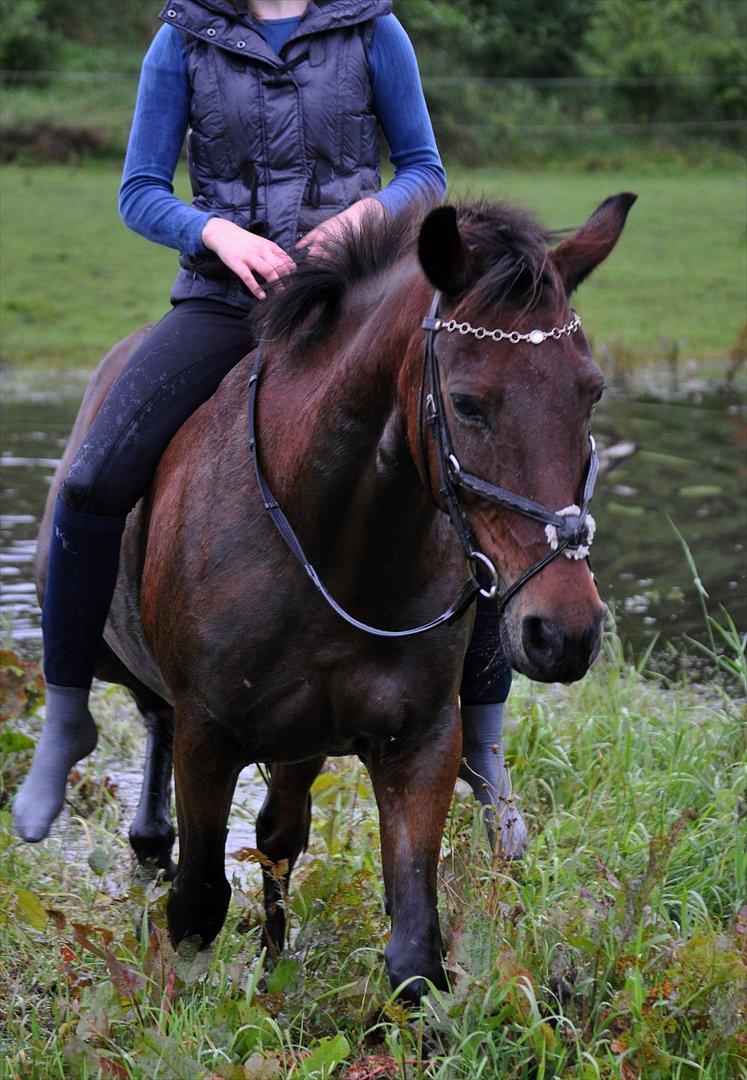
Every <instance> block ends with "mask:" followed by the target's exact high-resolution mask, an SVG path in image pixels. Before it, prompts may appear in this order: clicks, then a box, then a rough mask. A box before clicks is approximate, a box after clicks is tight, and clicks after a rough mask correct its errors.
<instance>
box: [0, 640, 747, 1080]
mask: <svg viewBox="0 0 747 1080" xmlns="http://www.w3.org/2000/svg"><path fill="white" fill-rule="evenodd" d="M736 644H737V642H736V640H735V646H736ZM742 648H743V646H742ZM743 702H744V699H743V698H742V703H741V704H740V702H739V701H737V700H736V699H732V698H730V697H729V696H728V695H727V694H726V692H725V691H723V690H718V689H716V688H712V689H711V691H710V692H709V694H708V695H704V694H702V693H701V694H695V693H694V692H693V691H692V690H690V689H688V688H687V687H686V686H678V687H676V688H669V689H667V688H666V687H664V686H662V685H661V684H660V683H658V682H657V681H655V680H650V679H644V678H643V677H642V676H641V675H640V674H639V673H638V672H636V671H635V670H634V669H633V668H631V667H630V666H629V665H627V664H626V663H625V662H624V661H623V659H622V657H621V655H620V651H619V647H618V645H617V643H616V640H615V639H614V638H612V637H610V638H608V639H607V642H606V650H605V654H604V658H603V660H602V662H601V663H599V664H598V665H597V666H596V667H595V668H594V669H593V671H592V673H591V674H590V675H589V676H588V677H587V678H586V679H585V680H584V681H583V682H582V683H580V684H577V685H576V686H574V687H571V688H558V687H553V688H541V687H538V686H536V685H533V684H530V683H529V682H527V681H525V680H523V679H519V680H518V682H517V685H516V688H515V691H514V693H513V695H512V711H513V715H514V717H515V721H514V723H513V725H512V728H513V730H512V731H511V734H510V736H509V753H510V756H511V758H512V760H513V769H514V774H513V775H514V783H515V787H516V790H517V792H518V793H519V796H520V798H521V805H522V809H523V811H524V814H525V816H526V817H527V819H528V822H529V824H530V830H531V842H530V846H529V850H528V853H527V855H526V857H525V860H524V862H523V863H522V864H521V865H520V866H518V867H516V868H511V869H506V868H505V867H503V866H497V865H494V866H491V864H490V859H489V855H488V852H487V851H486V848H485V845H484V841H483V836H482V830H481V827H480V822H479V820H478V819H477V817H476V814H475V811H474V808H473V805H472V804H471V802H470V801H468V800H467V799H465V798H464V797H463V796H462V797H457V798H456V799H455V801H454V803H453V806H452V810H451V813H450V817H449V820H448V823H447V829H446V834H445V838H444V845H443V859H442V864H441V871H440V878H441V881H440V896H441V901H442V918H443V923H444V925H445V929H446V933H447V940H448V943H449V957H448V966H449V969H450V971H451V977H452V987H451V992H450V993H448V994H439V993H436V992H433V993H431V995H430V996H429V998H428V999H427V1000H426V1001H425V1002H424V1004H423V1006H422V1008H421V1009H420V1010H419V1011H418V1012H414V1013H409V1014H408V1013H407V1012H406V1011H405V1010H404V1009H403V1008H402V1006H401V1005H400V1004H399V1003H398V1002H397V1001H395V1000H394V999H393V998H392V996H391V995H390V993H389V988H388V986H387V984H386V980H385V975H384V970H383V962H382V950H383V947H384V944H385V941H386V926H385V916H384V913H383V908H382V890H381V883H380V867H379V845H378V836H377V822H376V814H375V808H374V804H373V801H372V797H371V791H370V786H369V783H368V781H367V779H366V777H365V774H364V773H363V772H362V770H361V769H360V768H359V767H357V766H356V765H354V764H353V763H352V762H351V761H350V760H345V761H336V762H334V763H333V764H332V767H331V770H330V771H329V772H327V773H325V774H323V775H322V776H321V777H320V778H319V780H318V781H317V784H316V785H315V800H314V804H315V805H314V823H313V827H312V836H311V846H310V849H309V852H308V854H307V855H306V856H304V857H303V860H302V864H301V866H300V867H299V868H298V870H297V872H296V874H295V877H294V884H293V887H292V893H291V897H290V912H291V914H290V922H291V927H292V946H291V948H290V949H289V951H288V953H287V954H286V958H285V959H284V960H283V961H282V962H281V964H280V965H279V966H278V968H277V969H276V970H275V971H274V972H272V973H271V974H269V975H268V976H267V977H266V978H262V976H261V974H260V970H259V967H258V961H257V943H258V926H259V921H260V892H259V887H258V883H257V880H256V877H255V876H253V875H252V874H251V873H249V874H247V875H242V876H241V879H240V880H238V879H237V880H236V881H235V882H234V885H235V889H234V900H233V902H232V906H231V909H230V912H229V917H228V921H227V924H226V927H225V929H224V931H223V932H222V934H221V935H220V937H219V938H218V941H217V943H216V945H215V947H214V948H213V949H211V950H208V951H205V952H202V953H195V952H194V950H193V949H190V948H189V947H188V944H187V947H184V946H183V947H182V948H180V951H179V954H178V955H175V954H174V953H173V952H172V951H171V949H170V947H169V945H168V943H167V941H166V937H165V933H164V929H163V928H164V914H163V905H164V899H165V888H164V887H163V886H162V885H161V884H160V883H159V882H158V881H155V880H153V879H149V878H147V877H146V876H144V875H143V874H142V873H139V874H136V875H134V876H133V873H132V868H131V864H130V860H129V854H128V848H127V843H126V839H125V837H124V835H123V833H124V832H125V831H126V826H127V824H128V822H127V821H120V820H119V810H118V803H117V798H116V794H114V795H112V794H111V784H107V783H106V779H105V773H106V768H107V766H106V764H105V762H106V760H107V755H108V756H109V757H110V758H111V757H114V758H115V759H117V760H119V761H120V762H124V763H127V762H132V761H133V760H135V759H136V758H139V757H140V755H141V752H142V750H141V746H140V741H139V737H138V736H137V734H136V729H135V727H134V725H132V724H131V722H130V721H131V719H132V707H131V706H130V705H129V704H126V702H125V699H124V696H123V695H122V694H121V693H120V692H119V691H113V690H107V691H104V692H102V693H100V694H99V696H98V697H97V700H96V712H97V717H98V719H99V720H100V722H101V725H102V729H103V739H102V741H101V744H100V749H99V750H98V751H97V752H96V755H95V756H94V759H93V762H92V764H91V765H90V766H89V771H88V772H87V773H85V774H84V776H83V778H82V780H81V782H80V784H79V786H78V790H77V792H76V794H75V796H74V799H75V803H76V806H77V810H78V816H77V817H76V818H75V819H74V820H75V823H76V826H77V830H78V832H79V839H80V849H82V854H80V855H78V856H77V857H76V856H72V857H71V856H70V855H69V854H67V855H66V854H65V853H64V852H63V851H62V849H61V847H60V846H59V844H55V843H54V842H49V841H48V842H47V843H45V844H43V845H40V846H39V847H34V848H31V847H27V846H23V845H21V844H19V843H17V842H16V841H15V840H14V839H13V837H12V836H11V833H10V822H9V811H8V806H7V804H6V806H5V808H4V809H3V810H0V849H2V864H1V865H2V871H1V872H0V1001H2V1002H3V1003H4V1004H3V1005H2V1006H0V1009H4V1010H5V1012H6V1019H7V1026H6V1028H5V1033H4V1034H0V1076H3V1077H19V1078H20V1077H24V1078H25V1077H33V1078H34V1080H37V1078H38V1080H46V1078H57V1077H60V1078H62V1077H67V1076H75V1077H76V1078H77V1077H81V1078H85V1077H96V1076H101V1077H115V1078H118V1080H124V1078H138V1080H140V1078H142V1080H146V1078H147V1080H157V1078H167V1080H171V1078H176V1077H178V1078H193V1077H194V1078H198V1077H203V1078H208V1077H213V1078H214V1077H225V1078H228V1080H239V1078H242V1080H247V1078H265V1077H288V1076H293V1077H295V1078H310V1077H318V1078H322V1077H327V1076H335V1077H347V1078H349V1080H364V1078H365V1080H375V1078H376V1080H383V1078H386V1077H400V1078H415V1077H429V1078H441V1080H447V1078H448V1080H461V1078H477V1077H480V1078H482V1080H488V1078H492V1077H499V1076H500V1077H517V1078H518V1077H521V1078H524V1077H526V1078H529V1077H532V1078H542V1077H546V1078H550V1077H562V1078H568V1080H570V1078H578V1080H581V1078H584V1080H597V1078H610V1080H611V1078H613V1077H614V1078H617V1077H622V1080H635V1078H638V1077H640V1078H645V1080H659V1078H661V1080H663V1078H665V1077H667V1078H668V1077H674V1078H679V1080H689V1078H695V1077H698V1078H701V1080H702V1078H707V1080H732V1078H733V1077H735V1076H737V1075H739V1073H740V1069H743V1068H745V1067H746V1066H747V1058H746V1057H745V1050H746V1049H747V1047H746V1045H745V1040H744V1029H743V1028H742V1027H741V1026H740V1013H739V1009H740V1005H741V1000H740V986H741V983H742V979H743V977H744V974H745V969H744V967H743V962H742V959H741V958H740V949H741V948H742V947H743V945H744V937H745V933H747V917H746V915H745V911H744V909H742V911H741V914H740V904H741V903H743V896H742V895H741V893H742V890H743V886H744V881H745V872H746V871H747V861H746V857H745V849H744V845H743V843H742V842H741V840H742V839H743V831H744V830H743V827H742V825H741V824H740V813H742V814H743V812H744V802H743V801H740V800H743V799H744V769H743V764H742V760H743V752H744V742H743V728H742V722H743V719H744V716H743ZM37 727H38V720H36V719H32V720H30V721H28V720H27V721H23V722H19V721H15V722H13V723H12V725H8V726H7V727H6V728H5V735H4V737H3V739H4V743H3V745H4V747H5V757H4V761H3V776H4V781H5V785H6V788H7V790H8V792H9V793H12V789H13V787H14V785H15V783H16V782H17V779H18V777H19V776H20V775H21V774H22V773H23V771H24V770H25V768H26V766H27V760H28V755H29V748H28V741H24V739H23V736H22V734H21V732H22V730H31V731H32V732H33V731H35V730H36V729H37ZM113 778H114V779H116V769H115V771H114V773H113ZM740 833H741V834H742V835H741V836H740ZM86 851H87V852H88V859H87V862H86V859H85V853H86ZM143 908H146V909H147V910H148V912H149V915H150V918H151V925H152V930H151V933H150V934H148V931H147V929H146V930H143V929H142V920H141V914H142V911H143ZM3 1062H4V1064H3Z"/></svg>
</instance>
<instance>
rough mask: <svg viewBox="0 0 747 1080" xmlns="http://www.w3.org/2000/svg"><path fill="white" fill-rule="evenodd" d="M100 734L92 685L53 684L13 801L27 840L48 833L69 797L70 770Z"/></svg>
mask: <svg viewBox="0 0 747 1080" xmlns="http://www.w3.org/2000/svg"><path fill="white" fill-rule="evenodd" d="M97 737H98V734H97V731H96V725H95V723H94V722H93V717H92V716H91V714H90V712H89V711H88V690H81V689H78V688H77V687H74V686H52V685H50V684H49V683H48V684H47V704H46V719H45V721H44V729H43V731H42V733H41V737H40V739H39V742H38V744H37V747H36V751H35V752H34V760H33V762H32V763H31V769H30V770H29V774H28V776H27V777H26V779H25V780H24V782H23V784H22V785H21V788H20V790H19V792H18V795H17V796H16V799H15V802H14V803H13V825H14V827H15V830H16V832H17V833H18V835H19V836H21V837H22V838H23V839H24V840H28V841H29V843H32V844H35V843H37V842H38V841H39V840H43V839H44V837H45V836H47V835H48V833H49V830H50V828H51V826H52V822H53V821H54V820H55V818H56V817H57V815H58V814H59V812H60V810H61V809H62V804H63V802H64V801H65V787H66V786H67V777H68V773H69V772H70V770H71V768H72V767H73V765H74V764H75V763H76V761H80V760H81V758H84V757H86V756H87V755H88V754H90V753H91V752H92V750H93V749H94V747H95V746H96V740H97Z"/></svg>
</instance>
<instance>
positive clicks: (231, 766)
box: [167, 708, 246, 945]
mask: <svg viewBox="0 0 747 1080" xmlns="http://www.w3.org/2000/svg"><path fill="white" fill-rule="evenodd" d="M245 763H246V760H245V756H244V755H243V753H242V750H241V747H240V746H239V744H238V743H237V741H236V740H235V739H234V738H233V737H232V736H231V734H230V733H229V732H227V731H226V729H225V728H223V727H220V726H219V725H218V724H216V723H214V722H213V721H212V720H210V719H209V718H208V717H207V716H205V715H204V714H201V713H191V712H186V711H181V710H180V709H179V708H177V711H176V715H175V720H174V773H175V777H176V813H177V820H178V824H179V863H178V866H177V870H176V877H175V878H174V884H173V886H172V888H171V893H170V895H169V900H168V907H167V915H168V924H169V934H170V936H171V940H172V942H173V943H174V944H175V945H177V944H178V943H179V942H180V941H181V940H182V939H183V938H185V937H190V936H191V935H193V934H196V935H198V936H199V937H200V938H201V939H202V944H203V945H208V944H209V943H210V942H211V941H212V940H213V938H214V937H215V936H216V935H217V934H218V932H219V931H220V929H221V927H222V926H223V923H224V921H225V918H226V912H227V911H228V903H229V900H230V898H231V886H230V885H229V884H228V881H227V880H226V871H225V850H226V835H227V824H228V814H229V811H230V809H231V799H232V798H233V793H234V789H235V787H236V780H237V778H238V775H239V772H240V770H241V768H242V767H243V766H244V764H245Z"/></svg>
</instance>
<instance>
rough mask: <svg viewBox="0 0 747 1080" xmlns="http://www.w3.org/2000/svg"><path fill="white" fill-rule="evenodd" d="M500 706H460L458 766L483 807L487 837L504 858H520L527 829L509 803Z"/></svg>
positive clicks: (510, 791) (509, 788)
mask: <svg viewBox="0 0 747 1080" xmlns="http://www.w3.org/2000/svg"><path fill="white" fill-rule="evenodd" d="M503 711H504V705H503V703H500V704H491V705H463V706H462V731H463V747H462V763H461V765H460V767H459V776H460V778H461V779H462V780H466V781H467V783H468V784H469V785H470V787H471V788H472V790H473V791H474V793H475V798H477V799H478V800H479V801H480V802H481V803H482V804H483V806H484V807H485V824H486V826H487V830H488V837H489V838H490V842H491V844H492V845H493V847H494V848H496V850H497V851H498V853H499V854H500V855H501V857H502V858H504V859H520V858H521V856H522V855H523V854H524V849H525V848H526V846H527V828H526V825H525V824H524V819H523V818H522V816H521V814H520V813H519V811H518V810H517V809H516V806H515V804H514V801H513V791H512V788H511V777H510V776H509V772H508V767H507V765H506V762H505V759H504V757H503Z"/></svg>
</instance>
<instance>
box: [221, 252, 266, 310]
mask: <svg viewBox="0 0 747 1080" xmlns="http://www.w3.org/2000/svg"><path fill="white" fill-rule="evenodd" d="M226 265H227V266H228V267H229V268H230V269H231V270H233V272H234V274H236V275H237V276H238V277H240V278H241V280H242V281H243V282H244V284H245V285H246V287H247V289H248V290H249V292H250V293H253V294H254V296H256V297H257V299H258V300H266V299H267V293H266V292H265V290H264V289H263V288H262V286H261V285H260V284H259V282H258V281H257V279H256V278H255V276H254V274H253V273H252V272H251V270H250V269H249V267H248V266H247V265H246V264H245V263H243V262H241V260H240V259H232V260H231V261H230V262H229V263H227V264H226Z"/></svg>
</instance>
